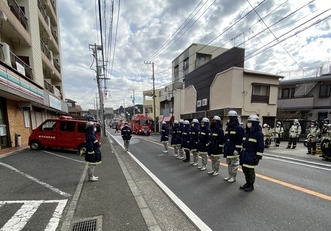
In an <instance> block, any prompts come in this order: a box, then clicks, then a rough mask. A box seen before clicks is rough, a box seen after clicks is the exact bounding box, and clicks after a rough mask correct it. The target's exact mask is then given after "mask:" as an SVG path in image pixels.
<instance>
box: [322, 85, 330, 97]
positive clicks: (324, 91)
mask: <svg viewBox="0 0 331 231" xmlns="http://www.w3.org/2000/svg"><path fill="white" fill-rule="evenodd" d="M329 96H330V85H321V86H320V98H323V97H329Z"/></svg>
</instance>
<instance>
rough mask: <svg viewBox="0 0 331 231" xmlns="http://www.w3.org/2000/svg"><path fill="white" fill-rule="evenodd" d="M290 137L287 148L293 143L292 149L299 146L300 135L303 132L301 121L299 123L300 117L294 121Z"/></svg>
mask: <svg viewBox="0 0 331 231" xmlns="http://www.w3.org/2000/svg"><path fill="white" fill-rule="evenodd" d="M289 132H290V135H289V136H290V138H289V141H288V144H287V147H286V148H287V149H289V148H291V145H292V144H293V145H292V149H295V148H296V146H297V140H298V138H299V135H300V134H301V126H300V123H299V120H298V119H295V120H294V121H293V124H292V126H291V128H290V131H289Z"/></svg>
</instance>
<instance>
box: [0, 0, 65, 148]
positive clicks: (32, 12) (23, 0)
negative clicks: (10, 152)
mask: <svg viewBox="0 0 331 231" xmlns="http://www.w3.org/2000/svg"><path fill="white" fill-rule="evenodd" d="M59 31H60V28H59V20H58V10H57V1H56V0H33V1H32V0H29V1H27V0H0V148H7V147H13V146H15V145H19V144H18V143H17V142H15V141H16V140H17V139H15V138H17V137H18V136H20V138H21V145H26V144H27V143H28V137H29V135H30V133H31V130H32V129H34V128H36V127H37V126H38V125H39V124H40V123H41V122H42V121H43V120H45V119H47V118H51V117H57V116H58V115H59V114H61V113H67V112H68V107H67V104H66V103H65V100H64V99H65V96H64V90H63V77H62V71H61V52H60V50H61V49H60V48H61V45H60V39H59V37H60V34H59Z"/></svg>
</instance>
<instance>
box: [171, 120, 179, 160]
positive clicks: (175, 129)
mask: <svg viewBox="0 0 331 231" xmlns="http://www.w3.org/2000/svg"><path fill="white" fill-rule="evenodd" d="M178 129H179V122H178V120H174V124H173V126H172V134H171V146H172V147H173V148H174V151H175V153H174V154H173V155H172V156H173V157H177V156H178V147H177V134H178Z"/></svg>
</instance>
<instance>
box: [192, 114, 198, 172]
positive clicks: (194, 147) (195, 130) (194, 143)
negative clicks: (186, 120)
mask: <svg viewBox="0 0 331 231" xmlns="http://www.w3.org/2000/svg"><path fill="white" fill-rule="evenodd" d="M199 132H200V125H199V120H197V119H193V120H192V126H191V136H190V138H191V139H190V150H191V152H192V155H193V160H192V161H191V163H190V165H192V166H197V165H198V160H199V157H198V152H197V144H198V135H199Z"/></svg>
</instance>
